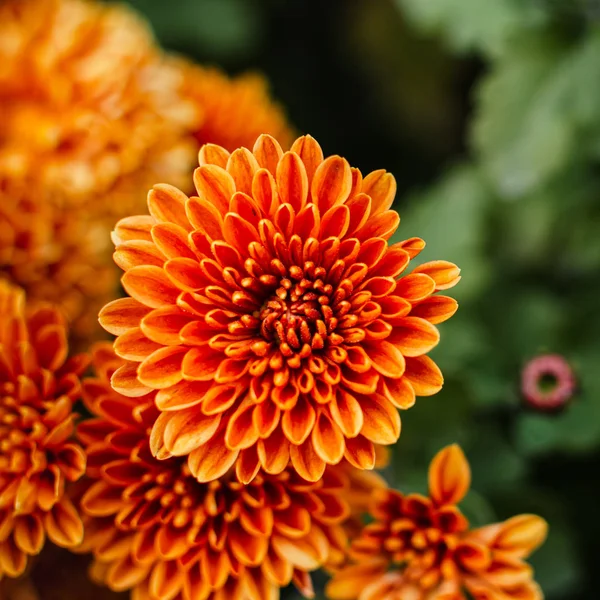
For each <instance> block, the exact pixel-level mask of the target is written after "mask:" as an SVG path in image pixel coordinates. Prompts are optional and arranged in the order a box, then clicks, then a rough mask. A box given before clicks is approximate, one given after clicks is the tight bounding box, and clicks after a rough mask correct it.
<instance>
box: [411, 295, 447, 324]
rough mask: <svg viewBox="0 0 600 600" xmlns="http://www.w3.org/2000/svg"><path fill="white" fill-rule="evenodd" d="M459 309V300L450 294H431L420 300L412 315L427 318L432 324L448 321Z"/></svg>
mask: <svg viewBox="0 0 600 600" xmlns="http://www.w3.org/2000/svg"><path fill="white" fill-rule="evenodd" d="M457 310H458V302H457V301H456V300H455V299H454V298H450V297H449V296H439V295H436V296H431V297H429V298H426V299H425V300H423V301H422V302H419V304H417V305H416V306H415V307H414V308H413V309H412V312H411V316H415V317H420V318H421V319H426V320H427V321H429V322H430V323H431V324H432V325H437V324H438V323H443V322H444V321H447V320H448V319H449V318H450V317H451V316H452V315H453V314H454V313H455V312H456V311H457Z"/></svg>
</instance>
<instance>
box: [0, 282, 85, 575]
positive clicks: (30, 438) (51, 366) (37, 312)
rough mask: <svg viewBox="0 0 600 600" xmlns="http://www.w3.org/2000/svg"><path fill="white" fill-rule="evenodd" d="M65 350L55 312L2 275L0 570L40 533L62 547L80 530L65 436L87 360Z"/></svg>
mask: <svg viewBox="0 0 600 600" xmlns="http://www.w3.org/2000/svg"><path fill="white" fill-rule="evenodd" d="M67 355H68V346H67V331H66V327H65V324H64V322H63V320H62V318H61V316H60V315H59V313H58V312H57V311H56V310H55V309H53V308H50V307H48V306H37V307H32V308H26V306H25V294H24V293H23V291H22V290H20V289H18V288H16V287H13V286H11V285H9V284H8V283H6V282H2V281H0V498H1V502H0V577H1V576H2V575H8V576H9V577H16V576H18V575H20V574H21V573H23V571H24V570H25V567H26V565H27V557H28V556H32V555H35V554H38V553H39V552H40V550H41V549H42V547H43V545H44V540H45V537H46V536H48V538H49V539H50V540H51V541H52V542H54V543H55V544H58V545H59V546H64V547H71V546H74V545H76V544H79V543H80V542H81V539H82V537H83V526H82V522H81V520H80V518H79V515H78V513H77V510H76V509H75V507H74V506H73V504H72V503H71V501H70V500H69V498H68V497H67V496H66V495H65V485H66V484H67V483H68V482H73V481H77V480H78V479H79V478H80V477H81V476H82V475H83V473H84V471H85V453H84V451H83V450H82V448H81V447H80V446H79V445H77V444H75V443H73V442H72V441H70V440H71V437H72V434H73V432H74V420H75V414H74V413H73V403H74V402H75V401H76V400H77V399H78V398H79V396H80V392H81V389H80V388H81V386H80V381H79V375H80V374H81V373H82V371H83V370H84V369H85V367H86V366H87V364H88V360H87V357H86V356H84V355H79V356H73V357H71V358H67Z"/></svg>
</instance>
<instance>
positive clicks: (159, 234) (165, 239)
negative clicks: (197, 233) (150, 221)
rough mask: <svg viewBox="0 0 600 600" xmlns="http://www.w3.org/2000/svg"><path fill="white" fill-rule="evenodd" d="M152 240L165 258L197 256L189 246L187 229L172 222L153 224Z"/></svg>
mask: <svg viewBox="0 0 600 600" xmlns="http://www.w3.org/2000/svg"><path fill="white" fill-rule="evenodd" d="M152 242H153V243H154V245H155V246H156V247H157V248H158V250H160V252H161V253H162V254H163V255H164V256H165V257H166V258H176V257H184V258H197V257H196V254H194V251H193V250H192V248H191V246H190V243H189V239H188V233H187V231H186V230H185V229H184V228H183V227H180V226H179V225H175V224H174V223H158V224H157V225H154V227H152Z"/></svg>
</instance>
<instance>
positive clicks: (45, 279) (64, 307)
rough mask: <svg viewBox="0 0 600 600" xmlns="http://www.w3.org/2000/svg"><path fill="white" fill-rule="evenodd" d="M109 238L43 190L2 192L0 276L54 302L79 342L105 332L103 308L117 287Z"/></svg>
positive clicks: (29, 293) (31, 296) (37, 297)
mask: <svg viewBox="0 0 600 600" xmlns="http://www.w3.org/2000/svg"><path fill="white" fill-rule="evenodd" d="M107 241H108V240H104V236H103V230H102V229H101V228H98V227H97V226H96V224H94V223H92V222H90V220H89V219H88V218H85V216H84V215H79V216H78V215H76V214H73V213H72V212H71V211H69V210H64V209H60V208H58V207H56V206H54V205H53V204H52V203H50V202H49V201H48V199H47V197H46V196H45V195H43V194H41V193H37V194H31V193H30V192H28V191H27V190H16V189H14V190H12V191H11V192H10V193H8V192H5V193H2V192H0V279H7V280H8V281H11V282H13V283H15V284H17V285H19V286H20V287H22V288H23V289H24V290H25V291H26V293H27V297H28V299H29V300H30V301H32V300H43V301H48V302H51V303H53V304H55V305H56V306H57V308H60V310H61V311H62V313H63V314H64V316H65V317H66V318H67V320H68V322H69V331H70V334H71V335H72V336H73V337H74V338H75V339H77V340H80V341H84V340H89V339H90V338H91V337H93V336H94V335H97V334H98V333H99V332H102V330H101V329H100V327H99V326H98V321H97V314H98V310H100V308H101V307H102V306H103V305H104V304H105V303H106V302H107V301H108V299H109V298H111V297H113V296H114V294H115V292H116V290H117V286H118V279H117V273H116V271H115V269H114V267H113V265H111V264H109V262H108V260H107V259H106V254H107V251H108V247H107V246H108V244H107Z"/></svg>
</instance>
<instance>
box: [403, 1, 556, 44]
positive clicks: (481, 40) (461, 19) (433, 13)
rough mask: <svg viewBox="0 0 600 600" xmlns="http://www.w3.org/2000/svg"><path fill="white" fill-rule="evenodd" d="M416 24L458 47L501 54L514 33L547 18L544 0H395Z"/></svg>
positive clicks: (542, 21) (529, 27) (528, 28)
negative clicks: (535, 0) (538, 0)
mask: <svg viewBox="0 0 600 600" xmlns="http://www.w3.org/2000/svg"><path fill="white" fill-rule="evenodd" d="M396 2H397V4H398V6H399V7H400V8H401V9H402V10H403V12H404V14H405V15H406V16H407V17H408V18H409V19H410V20H412V21H413V22H414V23H415V25H416V26H418V27H420V28H422V29H423V30H425V31H426V32H429V33H438V34H441V35H442V36H443V37H444V38H445V39H446V40H447V41H448V43H449V44H450V45H451V47H452V48H453V49H455V50H457V51H460V52H465V51H472V50H476V51H482V52H484V53H486V54H488V55H498V54H501V53H502V52H503V51H505V50H506V48H507V47H508V45H509V42H510V40H511V39H512V37H513V36H514V35H515V34H517V33H521V32H524V31H525V32H526V31H527V30H530V29H533V28H535V27H538V26H539V25H541V24H543V23H544V22H545V21H546V20H547V17H548V15H547V12H546V11H544V9H543V7H542V5H541V3H537V2H530V1H526V0H396Z"/></svg>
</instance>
